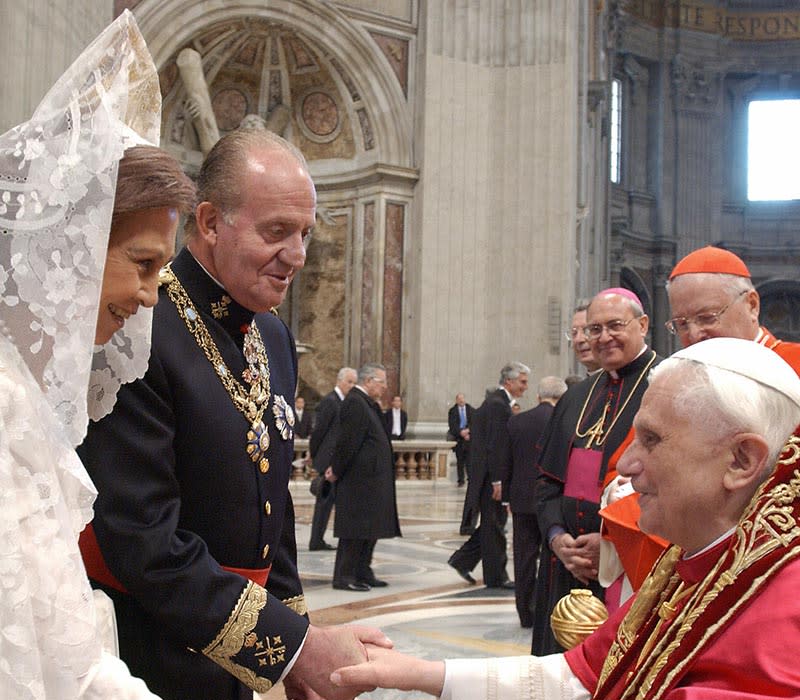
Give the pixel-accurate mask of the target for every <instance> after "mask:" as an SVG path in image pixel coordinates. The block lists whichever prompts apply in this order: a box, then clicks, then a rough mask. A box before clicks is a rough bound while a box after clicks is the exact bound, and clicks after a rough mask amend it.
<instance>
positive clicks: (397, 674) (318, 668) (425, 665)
mask: <svg viewBox="0 0 800 700" xmlns="http://www.w3.org/2000/svg"><path fill="white" fill-rule="evenodd" d="M392 646H393V645H392V642H391V640H390V639H389V638H388V637H387V636H386V635H385V634H384V633H383V632H381V631H380V630H379V629H376V628H373V627H361V626H358V625H342V626H332V627H317V626H315V625H311V626H310V627H309V628H308V635H307V637H306V641H305V644H304V645H303V649H302V651H301V652H300V656H299V658H298V659H297V661H296V663H295V664H294V666H293V667H292V670H291V671H290V672H289V674H288V675H287V676H286V678H284V681H283V684H284V689H285V692H286V698H287V700H320V699H322V698H324V699H325V700H351V699H352V698H354V697H356V696H357V695H359V694H361V693H367V692H370V691H372V690H375V689H376V688H396V689H399V690H421V691H423V692H426V693H429V694H431V695H440V694H441V690H442V686H443V684H444V669H445V667H444V662H442V661H425V660H423V659H417V658H415V657H412V656H407V655H405V654H401V653H399V652H397V651H394V649H393V648H392ZM330 669H334V670H333V671H332V672H331V671H330Z"/></svg>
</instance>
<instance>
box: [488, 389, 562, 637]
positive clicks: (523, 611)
mask: <svg viewBox="0 0 800 700" xmlns="http://www.w3.org/2000/svg"><path fill="white" fill-rule="evenodd" d="M566 390H567V385H566V384H565V382H564V380H563V379H561V378H560V377H543V378H542V380H541V381H540V382H539V388H538V394H539V396H538V399H539V405H538V406H536V407H534V408H531V409H530V410H528V411H523V412H522V413H518V414H516V415H513V416H511V418H509V419H508V439H509V446H510V451H511V461H510V462H507V463H506V465H507V468H506V469H504V470H502V471H501V478H502V481H503V500H504V501H506V502H508V504H509V507H510V509H511V517H512V520H513V523H514V541H513V548H514V579H515V586H516V587H515V589H514V593H515V596H516V599H517V614H518V615H519V622H520V624H521V625H522V626H523V627H532V626H533V615H532V604H533V591H534V587H535V585H536V562H537V559H538V558H539V547H540V546H541V543H542V535H541V533H540V532H539V524H538V522H537V520H536V508H535V507H534V498H533V495H534V494H533V492H534V488H535V486H536V476H537V474H538V473H539V471H538V469H537V460H538V454H539V447H540V446H539V438H540V437H541V435H542V433H543V432H544V429H545V426H546V425H547V421H548V420H550V415H551V414H552V413H553V406H555V405H556V402H557V401H558V399H560V398H561V395H562V394H563V393H564V392H565V391H566Z"/></svg>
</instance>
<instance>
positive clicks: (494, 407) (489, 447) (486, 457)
mask: <svg viewBox="0 0 800 700" xmlns="http://www.w3.org/2000/svg"><path fill="white" fill-rule="evenodd" d="M529 374H530V369H529V368H528V367H526V366H525V365H523V364H522V363H521V362H511V363H509V364H507V365H506V366H505V367H503V369H502V370H500V382H499V383H500V386H499V387H498V388H497V389H495V390H494V391H492V392H490V393H489V395H488V396H487V397H486V400H485V401H484V402H483V403H482V404H481V405H480V407H479V408H478V410H477V411H476V412H475V420H474V421H473V430H472V441H473V442H472V464H471V466H470V470H471V475H470V480H469V486H468V487H467V502H468V503H469V504H470V505H471V506H472V507H478V508H479V509H480V514H481V522H480V525H478V527H477V529H476V530H475V531H474V532H473V533H472V535H470V538H469V539H468V540H467V541H466V542H465V543H464V544H463V545H461V547H460V548H459V549H458V550H457V551H456V552H454V553H453V555H452V556H451V557H450V559H449V560H448V562H447V563H448V564H450V566H452V567H453V568H454V569H455V570H456V571H457V572H458V575H459V576H461V578H463V579H464V580H465V581H467V582H469V583H475V579H474V578H473V577H472V574H471V573H470V572H471V571H472V569H474V568H475V566H476V565H477V563H478V562H479V561H483V581H484V583H485V584H486V587H487V588H514V582H513V581H510V580H509V578H508V573H507V572H506V563H507V561H508V557H507V556H506V536H505V532H504V528H505V525H506V521H507V519H508V513H507V511H506V508H505V506H504V505H503V504H502V503H501V497H502V493H501V491H502V482H501V474H502V471H503V469H504V468H505V466H506V463H507V460H508V459H509V454H508V449H507V448H508V419H509V418H510V417H511V402H512V401H513V400H514V399H518V398H520V397H521V396H522V395H523V394H524V393H525V390H526V389H527V388H528V375H529ZM504 447H505V449H503V448H504ZM465 507H466V506H465Z"/></svg>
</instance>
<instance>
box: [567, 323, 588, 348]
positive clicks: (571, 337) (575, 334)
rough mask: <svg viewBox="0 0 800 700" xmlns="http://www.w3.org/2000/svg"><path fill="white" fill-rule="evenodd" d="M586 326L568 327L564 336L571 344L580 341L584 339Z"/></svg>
mask: <svg viewBox="0 0 800 700" xmlns="http://www.w3.org/2000/svg"><path fill="white" fill-rule="evenodd" d="M584 328H585V326H573V327H572V328H567V330H565V331H564V337H565V338H566V339H567V342H568V343H569V344H570V345H571V344H572V343H577V342H578V341H580V340H582V339H583V338H584V337H585V335H584V332H583V331H584Z"/></svg>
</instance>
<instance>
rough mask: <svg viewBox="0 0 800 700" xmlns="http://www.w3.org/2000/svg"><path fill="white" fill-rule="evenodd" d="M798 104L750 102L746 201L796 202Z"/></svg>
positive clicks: (799, 181) (799, 182)
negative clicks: (794, 200)
mask: <svg viewBox="0 0 800 700" xmlns="http://www.w3.org/2000/svg"><path fill="white" fill-rule="evenodd" d="M798 124H800V100H753V101H752V102H750V105H749V107H748V119H747V199H749V200H750V201H778V200H787V199H800V170H798V163H800V132H798Z"/></svg>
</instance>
